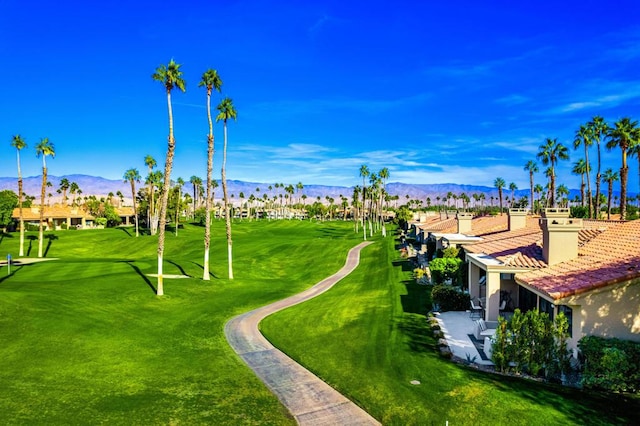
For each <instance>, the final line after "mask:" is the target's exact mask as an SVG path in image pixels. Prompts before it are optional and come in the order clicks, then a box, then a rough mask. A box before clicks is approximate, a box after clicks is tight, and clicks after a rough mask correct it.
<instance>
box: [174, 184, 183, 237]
mask: <svg viewBox="0 0 640 426" xmlns="http://www.w3.org/2000/svg"><path fill="white" fill-rule="evenodd" d="M183 186H184V179H182V178H181V177H179V178H178V179H176V187H177V188H178V201H177V203H176V237H177V236H178V228H179V226H178V225H179V224H180V210H181V209H182V187H183Z"/></svg>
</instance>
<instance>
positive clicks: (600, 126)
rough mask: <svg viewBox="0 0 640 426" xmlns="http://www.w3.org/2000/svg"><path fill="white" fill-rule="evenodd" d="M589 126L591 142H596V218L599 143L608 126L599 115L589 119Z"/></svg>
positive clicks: (607, 131)
mask: <svg viewBox="0 0 640 426" xmlns="http://www.w3.org/2000/svg"><path fill="white" fill-rule="evenodd" d="M587 125H588V126H589V128H590V129H591V136H592V137H593V140H594V141H595V142H596V147H597V148H598V170H597V172H596V196H595V200H596V203H597V204H598V208H597V209H595V212H594V218H597V217H598V214H599V212H600V210H599V209H600V207H599V206H600V202H599V200H600V179H601V175H600V166H601V164H600V157H601V152H600V151H601V150H600V142H601V140H602V138H604V137H606V136H607V134H608V133H609V125H608V124H607V123H606V121H604V118H602V117H600V116H599V115H596V116H595V117H593V118H592V119H591V121H590V122H589V123H588V124H587Z"/></svg>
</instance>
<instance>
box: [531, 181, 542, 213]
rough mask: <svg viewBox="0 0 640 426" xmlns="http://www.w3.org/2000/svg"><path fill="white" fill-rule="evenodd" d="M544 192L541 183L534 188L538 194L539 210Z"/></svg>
mask: <svg viewBox="0 0 640 426" xmlns="http://www.w3.org/2000/svg"><path fill="white" fill-rule="evenodd" d="M542 191H544V188H543V187H542V185H540V184H539V183H537V184H536V185H535V186H534V187H533V192H535V193H536V194H538V209H539V208H540V194H542Z"/></svg>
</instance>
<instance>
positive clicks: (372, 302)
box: [261, 238, 640, 425]
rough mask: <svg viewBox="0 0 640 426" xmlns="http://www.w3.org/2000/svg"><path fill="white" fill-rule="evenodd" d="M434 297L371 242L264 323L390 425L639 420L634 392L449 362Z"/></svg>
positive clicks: (390, 245) (387, 250)
mask: <svg viewBox="0 0 640 426" xmlns="http://www.w3.org/2000/svg"><path fill="white" fill-rule="evenodd" d="M428 303H429V300H428V297H427V294H426V290H425V287H421V286H418V285H416V284H414V282H413V280H411V267H410V266H409V264H408V262H406V261H404V260H402V259H399V258H398V257H397V250H395V247H394V241H393V239H391V238H389V239H387V240H386V241H378V242H376V244H373V245H371V246H369V247H367V248H365V249H364V250H363V252H362V254H361V266H360V267H359V268H358V269H357V270H356V271H355V272H354V273H353V274H352V275H350V276H348V277H346V278H345V279H344V280H342V281H341V282H339V283H338V284H337V285H336V287H334V288H333V289H332V290H331V291H329V292H327V293H325V294H323V295H321V296H320V297H318V298H316V299H314V300H311V301H309V302H306V303H304V304H303V305H298V306H295V307H292V308H289V309H287V310H285V311H281V312H279V313H276V314H274V315H272V316H270V317H268V318H266V319H265V320H264V321H263V322H262V324H261V329H262V331H263V333H265V335H266V336H267V337H268V338H269V339H270V340H271V341H272V342H273V343H274V344H275V345H276V346H278V347H279V348H281V349H283V350H284V351H285V352H287V353H288V354H289V355H290V356H292V357H293V358H294V359H296V360H298V361H299V362H301V363H302V364H303V365H305V366H306V367H307V368H309V369H310V370H312V371H313V372H315V373H316V374H317V375H319V376H320V377H322V378H323V379H324V380H325V381H327V382H328V383H330V384H331V385H333V386H334V387H336V388H337V389H338V390H340V391H341V392H343V393H344V394H345V395H347V396H348V397H349V398H351V399H352V400H353V401H354V402H356V403H357V404H359V405H360V406H362V407H363V408H364V409H365V410H367V411H368V412H369V413H371V414H372V415H373V416H374V417H376V418H377V419H379V420H380V421H381V422H382V423H383V424H385V425H425V424H438V425H444V424H445V422H446V421H449V424H451V425H459V424H469V425H478V424H491V425H501V424H503V425H514V424H521V425H532V424H539V425H556V424H575V425H584V424H638V423H640V399H638V398H631V397H623V396H619V395H598V394H595V393H587V392H581V391H578V390H575V389H568V388H562V387H559V386H551V385H545V384H541V383H537V382H532V381H527V380H519V379H514V378H507V377H504V376H497V375H493V374H488V373H482V372H479V371H477V370H475V369H472V368H468V367H464V366H461V365H457V364H454V363H452V362H450V361H447V360H444V359H443V358H441V357H440V356H439V355H438V354H437V350H436V345H435V344H436V342H435V341H434V339H433V338H432V337H429V335H430V332H429V330H428V328H427V322H426V319H425V313H426V309H427V304H428ZM292 329H294V330H296V332H295V333H291V332H290V330H292ZM301 336H304V337H302V338H301ZM412 380H419V381H420V382H421V384H420V385H417V386H416V385H412V384H410V381H412Z"/></svg>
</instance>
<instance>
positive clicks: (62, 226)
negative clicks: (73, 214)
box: [60, 222, 68, 229]
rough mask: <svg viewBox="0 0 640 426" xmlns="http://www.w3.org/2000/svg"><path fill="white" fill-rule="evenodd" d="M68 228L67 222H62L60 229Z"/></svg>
mask: <svg viewBox="0 0 640 426" xmlns="http://www.w3.org/2000/svg"><path fill="white" fill-rule="evenodd" d="M67 228H68V226H67V222H62V223H61V224H60V229H67Z"/></svg>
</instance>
